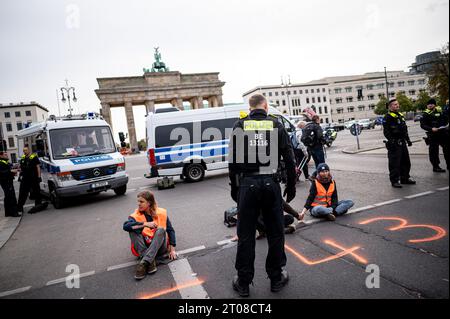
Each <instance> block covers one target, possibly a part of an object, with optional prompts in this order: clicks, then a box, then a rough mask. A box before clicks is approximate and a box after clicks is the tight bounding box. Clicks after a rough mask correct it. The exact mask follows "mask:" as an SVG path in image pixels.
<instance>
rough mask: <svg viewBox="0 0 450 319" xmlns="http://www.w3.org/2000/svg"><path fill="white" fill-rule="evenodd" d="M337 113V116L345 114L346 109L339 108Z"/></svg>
mask: <svg viewBox="0 0 450 319" xmlns="http://www.w3.org/2000/svg"><path fill="white" fill-rule="evenodd" d="M336 112H337V114H342V113H344V109H343V108H341V107H340V108H337V109H336Z"/></svg>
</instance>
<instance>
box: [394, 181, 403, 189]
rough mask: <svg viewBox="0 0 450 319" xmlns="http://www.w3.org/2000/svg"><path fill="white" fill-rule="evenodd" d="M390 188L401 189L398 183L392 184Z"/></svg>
mask: <svg viewBox="0 0 450 319" xmlns="http://www.w3.org/2000/svg"><path fill="white" fill-rule="evenodd" d="M392 187H394V188H402V185H400V183H398V182H397V183H392Z"/></svg>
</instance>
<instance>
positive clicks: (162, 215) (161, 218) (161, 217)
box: [130, 207, 169, 257]
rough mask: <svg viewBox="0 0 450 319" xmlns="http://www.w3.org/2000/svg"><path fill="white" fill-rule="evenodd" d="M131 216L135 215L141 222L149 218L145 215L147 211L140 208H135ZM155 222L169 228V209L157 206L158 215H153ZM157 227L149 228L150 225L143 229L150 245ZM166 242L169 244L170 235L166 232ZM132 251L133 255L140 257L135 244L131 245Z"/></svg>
mask: <svg viewBox="0 0 450 319" xmlns="http://www.w3.org/2000/svg"><path fill="white" fill-rule="evenodd" d="M130 217H133V218H134V220H135V221H137V222H139V223H146V222H147V218H146V217H145V213H142V212H140V211H139V210H137V209H136V210H135V211H134V213H133V214H131V215H130ZM152 218H153V222H155V223H156V224H157V225H158V227H161V228H164V230H167V210H166V209H164V208H160V207H157V208H156V216H155V217H153V216H152ZM156 229H157V228H153V229H151V228H148V227H144V228H143V229H142V236H143V237H144V240H145V243H146V244H147V246H149V245H150V243H151V242H152V239H153V237H154V236H155V232H156ZM166 243H167V246H169V237H168V235H167V234H166ZM131 252H132V253H133V255H135V256H137V257H139V254H138V253H137V251H136V249H135V248H134V247H133V245H131Z"/></svg>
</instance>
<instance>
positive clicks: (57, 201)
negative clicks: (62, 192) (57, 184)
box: [50, 189, 64, 209]
mask: <svg viewBox="0 0 450 319" xmlns="http://www.w3.org/2000/svg"><path fill="white" fill-rule="evenodd" d="M50 201H51V202H52V205H53V207H55V209H61V208H63V206H64V203H63V200H62V198H61V197H59V196H58V195H57V194H56V191H55V190H54V189H52V190H51V192H50Z"/></svg>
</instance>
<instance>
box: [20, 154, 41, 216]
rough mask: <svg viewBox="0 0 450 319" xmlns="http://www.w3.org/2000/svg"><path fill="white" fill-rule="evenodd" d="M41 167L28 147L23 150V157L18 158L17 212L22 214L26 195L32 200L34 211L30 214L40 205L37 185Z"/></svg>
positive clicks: (39, 191)
mask: <svg viewBox="0 0 450 319" xmlns="http://www.w3.org/2000/svg"><path fill="white" fill-rule="evenodd" d="M41 181H42V180H41V167H40V162H39V158H38V156H37V155H36V154H34V153H31V152H30V150H29V148H28V147H24V148H23V155H22V157H21V158H20V189H19V202H18V210H19V211H20V212H23V205H24V204H25V202H26V201H27V198H28V194H31V195H32V197H33V198H34V203H35V204H34V207H33V208H34V209H33V208H32V210H30V211H32V212H35V211H37V210H38V208H39V207H40V206H41V204H42V199H41V189H40V186H39V183H40V182H41Z"/></svg>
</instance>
